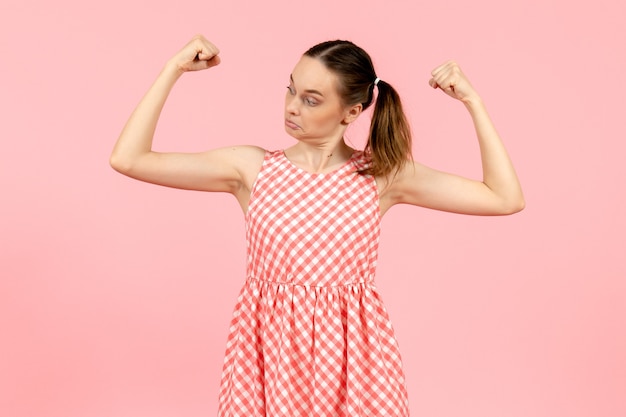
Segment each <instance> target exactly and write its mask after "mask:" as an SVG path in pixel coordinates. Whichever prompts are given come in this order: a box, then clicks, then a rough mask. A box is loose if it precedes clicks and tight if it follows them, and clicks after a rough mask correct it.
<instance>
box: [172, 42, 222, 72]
mask: <svg viewBox="0 0 626 417" xmlns="http://www.w3.org/2000/svg"><path fill="white" fill-rule="evenodd" d="M219 53H220V50H219V49H217V46H215V45H213V44H212V43H211V42H209V41H208V40H207V39H206V38H205V37H204V36H202V35H196V36H194V37H193V38H192V39H191V41H189V43H188V44H187V45H185V46H184V47H183V49H181V50H180V51H179V52H178V53H177V54H176V55H174V56H173V57H172V58H171V59H170V63H171V64H172V65H175V66H176V68H178V70H179V71H181V72H187V71H200V70H205V69H207V68H211V67H214V66H216V65H218V64H219V63H220V62H221V60H220V57H219Z"/></svg>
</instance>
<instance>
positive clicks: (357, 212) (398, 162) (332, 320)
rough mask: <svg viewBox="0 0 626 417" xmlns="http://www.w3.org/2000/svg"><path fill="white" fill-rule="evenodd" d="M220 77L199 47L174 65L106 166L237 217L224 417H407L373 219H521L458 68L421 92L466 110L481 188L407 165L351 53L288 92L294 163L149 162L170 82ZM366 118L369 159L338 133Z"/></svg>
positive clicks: (165, 157) (213, 52)
mask: <svg viewBox="0 0 626 417" xmlns="http://www.w3.org/2000/svg"><path fill="white" fill-rule="evenodd" d="M219 63H220V57H219V50H218V49H217V47H216V46H215V45H213V44H212V43H210V42H209V41H207V40H206V39H205V38H203V37H202V36H196V37H194V38H193V39H192V40H191V41H190V42H189V43H188V44H187V45H186V46H185V47H184V48H183V49H182V50H181V51H180V52H179V53H178V54H176V55H175V56H174V57H173V58H171V59H170V60H169V61H168V62H167V64H166V65H165V67H164V69H163V71H162V72H161V74H160V75H159V77H158V78H157V79H156V81H155V82H154V84H153V85H152V87H151V88H150V89H149V91H148V92H147V94H146V95H145V96H144V98H143V99H142V100H141V102H140V103H139V105H138V106H137V108H136V109H135V111H134V112H133V114H132V115H131V116H130V119H129V120H128V122H127V124H126V126H125V127H124V129H123V131H122V133H121V135H120V137H119V139H118V141H117V143H116V145H115V148H114V150H113V153H112V155H111V165H112V166H113V168H114V169H116V170H117V171H119V172H121V173H123V174H125V175H128V176H130V177H133V178H136V179H139V180H142V181H147V182H151V183H154V184H160V185H165V186H169V187H177V188H184V189H193V190H203V191H222V192H229V193H231V194H233V195H234V196H235V198H237V200H238V201H239V204H240V205H241V208H242V209H243V211H244V213H245V217H246V238H247V243H248V250H247V251H248V265H247V277H246V282H245V284H244V286H243V288H242V290H241V293H240V296H239V298H238V301H237V305H236V307H235V312H234V316H233V320H232V323H231V328H230V335H229V337H228V341H227V348H226V357H225V360H224V369H223V375H222V384H221V390H220V410H219V415H220V416H222V417H226V416H246V417H255V416H272V417H277V416H285V417H287V416H289V417H296V416H307V417H308V416H351V417H354V416H368V417H372V416H383V415H384V416H407V415H408V405H407V395H406V389H405V385H404V375H403V372H402V366H401V361H400V353H399V351H398V347H397V344H396V341H395V338H394V335H393V329H392V327H391V323H390V321H389V317H388V315H387V313H386V310H385V308H384V306H383V304H382V301H381V299H380V296H379V294H378V292H377V290H376V287H375V284H374V274H375V269H376V259H377V248H378V237H379V230H380V219H381V216H382V215H384V214H385V213H386V212H387V210H389V208H390V207H392V206H393V205H395V204H401V203H405V204H412V205H416V206H421V207H427V208H432V209H437V210H445V211H451V212H457V213H465V214H477V215H503V214H512V213H515V212H517V211H520V210H522V209H523V207H524V198H523V195H522V191H521V187H520V184H519V182H518V179H517V176H516V174H515V170H514V168H513V165H512V164H511V161H510V159H509V156H508V154H507V152H506V150H505V148H504V146H503V144H502V141H501V140H500V137H499V136H498V134H497V132H496V130H495V128H494V126H493V124H492V122H491V120H490V118H489V116H488V114H487V112H486V110H485V107H484V105H483V102H482V100H481V98H480V96H479V95H478V93H477V92H476V90H474V88H473V87H472V86H471V84H470V83H469V81H468V80H467V78H466V77H465V75H464V74H463V72H462V71H461V70H460V68H459V66H458V65H457V64H456V63H454V62H447V63H444V64H443V65H441V66H439V67H437V68H436V69H435V70H433V71H432V78H431V79H430V85H431V86H432V87H433V88H439V89H441V90H442V91H443V92H445V93H446V94H448V95H449V96H451V97H453V98H455V99H457V100H459V101H461V102H462V103H463V104H464V105H465V107H466V108H467V110H468V112H469V114H470V116H471V117H472V120H473V122H474V126H475V129H476V134H477V138H478V142H479V145H480V150H481V159H482V167H483V179H482V181H475V180H471V179H467V178H463V177H459V176H456V175H452V174H448V173H444V172H440V171H437V170H434V169H431V168H428V167H426V166H424V165H422V164H419V163H417V162H414V161H413V160H412V158H411V135H410V130H409V127H408V124H407V121H406V118H405V115H404V113H403V110H402V106H401V103H400V99H399V97H398V94H397V93H396V91H395V90H394V89H393V87H392V86H391V85H389V84H388V83H387V82H385V81H383V80H381V79H380V78H378V76H377V75H376V72H375V71H374V68H373V66H372V62H371V59H370V57H369V56H368V55H367V53H366V52H365V51H363V50H362V49H361V48H359V47H358V46H356V45H354V44H353V43H351V42H347V41H330V42H324V43H321V44H319V45H316V46H314V47H312V48H311V49H309V50H308V51H307V52H306V53H305V54H304V55H303V56H302V58H301V59H300V61H299V62H298V63H297V64H296V66H295V68H294V69H293V71H292V73H291V75H290V77H289V85H288V87H287V92H286V96H285V114H284V119H285V130H286V132H287V133H288V134H289V135H291V136H292V137H294V138H295V139H296V143H295V144H294V145H293V146H291V147H290V148H288V149H285V150H279V151H266V150H264V149H262V148H259V147H256V146H235V147H228V148H222V149H215V150H211V151H207V152H201V153H194V154H182V153H157V152H154V151H153V150H152V138H153V135H154V131H155V129H156V125H157V120H158V118H159V115H160V113H161V110H162V108H163V105H164V103H165V101H166V99H167V96H168V94H169V92H170V90H171V89H172V87H173V86H174V84H175V83H176V80H177V79H178V78H179V77H180V76H181V75H182V74H183V73H185V72H187V71H197V70H204V69H208V68H211V67H213V66H215V65H218V64H219ZM372 103H375V105H374V112H373V115H372V122H371V129H370V134H369V137H368V141H367V145H366V147H365V149H364V150H363V151H359V150H354V149H352V148H350V147H349V146H348V145H347V144H346V143H345V141H344V137H343V135H344V132H345V130H346V128H347V127H348V125H350V123H352V122H353V121H355V120H356V119H357V118H358V117H359V116H360V115H361V113H362V112H363V110H365V109H366V108H368V107H369V106H370V105H371V104H372Z"/></svg>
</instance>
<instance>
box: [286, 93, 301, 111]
mask: <svg viewBox="0 0 626 417" xmlns="http://www.w3.org/2000/svg"><path fill="white" fill-rule="evenodd" d="M285 110H286V111H287V113H289V114H296V115H297V114H298V113H299V112H300V108H299V106H298V98H297V97H295V96H292V95H291V94H289V93H287V95H286V96H285Z"/></svg>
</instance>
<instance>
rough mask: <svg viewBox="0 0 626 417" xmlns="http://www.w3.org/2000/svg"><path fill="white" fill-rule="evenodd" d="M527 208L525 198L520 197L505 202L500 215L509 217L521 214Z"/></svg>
mask: <svg viewBox="0 0 626 417" xmlns="http://www.w3.org/2000/svg"><path fill="white" fill-rule="evenodd" d="M525 207H526V200H524V197H523V196H519V197H518V198H515V199H512V200H510V201H507V202H505V203H504V204H503V205H502V207H501V209H500V213H499V214H501V215H504V216H507V215H511V214H515V213H519V212H520V211H522V210H524V208H525Z"/></svg>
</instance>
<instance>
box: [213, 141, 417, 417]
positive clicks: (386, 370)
mask: <svg viewBox="0 0 626 417" xmlns="http://www.w3.org/2000/svg"><path fill="white" fill-rule="evenodd" d="M365 163H366V160H365V158H364V156H363V153H362V152H355V153H354V155H353V156H352V158H351V159H350V161H348V163H346V164H345V165H343V166H342V167H341V168H339V169H337V170H335V171H333V172H330V173H324V174H314V173H309V172H307V171H304V170H302V169H300V168H298V167H296V166H295V165H293V164H292V163H291V162H290V161H289V160H288V159H287V158H286V156H285V154H284V152H283V151H275V152H267V153H266V156H265V160H264V162H263V166H262V168H261V172H260V173H259V175H258V178H257V180H256V183H255V185H254V188H253V190H252V195H251V198H250V204H249V208H248V213H247V215H246V235H247V236H246V237H247V243H248V259H247V264H248V270H247V275H248V277H247V280H246V282H245V285H244V287H243V289H242V290H241V293H240V295H239V298H238V300H237V304H236V306H235V312H234V315H233V320H232V323H231V327H230V335H229V337H228V341H227V346H226V357H225V359H224V369H223V374H222V383H221V390H220V402H219V416H220V417H261V416H268V417H331V416H332V417H335V416H337V417H358V416H363V417H365V416H367V417H375V416H408V405H407V395H406V389H405V385H404V374H403V372H402V364H401V360H400V353H399V351H398V346H397V343H396V341H395V338H394V335H393V328H392V326H391V322H390V321H389V317H388V314H387V312H386V310H385V308H384V306H383V303H382V300H381V298H380V296H379V294H378V292H377V290H376V287H375V285H374V281H373V279H374V273H375V269H376V259H377V250H378V239H379V233H380V214H379V205H378V194H377V188H376V183H375V181H374V178H373V177H371V176H363V175H359V174H358V173H356V172H355V171H356V169H358V167H360V166H362V164H365Z"/></svg>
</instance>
